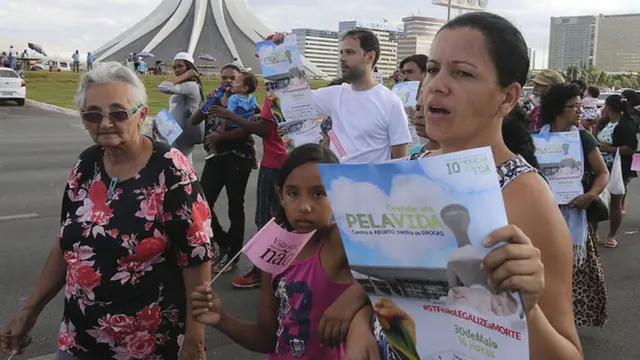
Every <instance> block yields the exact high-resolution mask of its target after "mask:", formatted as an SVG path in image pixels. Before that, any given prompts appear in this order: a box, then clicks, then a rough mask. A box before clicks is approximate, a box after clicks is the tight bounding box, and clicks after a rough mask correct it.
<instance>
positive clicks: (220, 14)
mask: <svg viewBox="0 0 640 360" xmlns="http://www.w3.org/2000/svg"><path fill="white" fill-rule="evenodd" d="M209 3H210V4H211V10H212V11H213V18H214V19H215V21H216V26H217V27H218V31H220V35H222V40H224V43H225V44H226V45H227V48H228V49H229V52H231V55H233V57H234V58H238V59H240V55H239V54H238V49H237V48H236V44H234V43H233V38H232V37H231V33H230V32H229V28H228V27H227V21H226V19H225V17H224V7H223V6H225V5H224V0H210V1H209Z"/></svg>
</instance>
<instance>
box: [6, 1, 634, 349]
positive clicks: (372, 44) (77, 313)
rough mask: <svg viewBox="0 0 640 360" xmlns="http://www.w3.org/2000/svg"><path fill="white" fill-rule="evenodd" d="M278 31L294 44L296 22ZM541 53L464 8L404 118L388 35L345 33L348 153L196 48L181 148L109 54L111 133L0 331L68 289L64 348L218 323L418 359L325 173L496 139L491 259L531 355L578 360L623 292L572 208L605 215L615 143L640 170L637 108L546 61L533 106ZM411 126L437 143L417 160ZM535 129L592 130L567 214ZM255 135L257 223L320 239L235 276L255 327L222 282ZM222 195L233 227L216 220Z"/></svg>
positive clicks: (182, 99) (617, 204)
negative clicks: (355, 263) (352, 241)
mask: <svg viewBox="0 0 640 360" xmlns="http://www.w3.org/2000/svg"><path fill="white" fill-rule="evenodd" d="M270 39H271V40H273V41H274V42H276V43H278V42H281V41H283V39H284V34H274V35H273V36H272V37H270ZM527 49H528V48H527V44H526V42H525V41H524V39H523V37H522V34H521V33H520V31H519V30H518V29H517V28H516V27H514V26H513V25H512V24H511V23H510V22H509V21H507V20H505V19H504V18H502V17H499V16H497V15H494V14H490V13H482V12H478V13H469V14H465V15H461V16H459V17H457V18H455V19H453V20H452V21H450V22H449V23H447V24H446V25H445V26H444V27H443V28H442V29H441V30H440V31H439V32H438V34H437V36H436V37H435V39H434V42H433V45H432V48H431V52H430V54H429V56H428V57H427V56H426V55H423V54H416V55H413V56H411V57H408V58H407V59H404V60H403V61H402V63H401V64H400V69H399V71H400V73H401V74H402V76H403V79H404V80H406V81H420V82H421V87H420V91H419V94H418V105H417V106H416V109H415V111H414V112H410V113H409V114H407V113H406V112H405V109H404V106H403V104H402V101H401V100H400V99H399V98H398V97H397V96H396V95H394V94H393V93H392V92H391V91H390V90H389V89H388V88H386V87H385V86H383V85H381V84H379V83H377V82H376V81H375V80H374V78H373V76H372V75H373V70H374V67H375V65H376V63H377V61H378V59H379V56H380V44H379V41H378V39H377V37H376V35H375V34H374V33H373V32H370V31H367V30H351V31H349V32H347V33H346V34H344V35H343V37H342V38H341V41H340V66H341V74H342V79H338V80H336V81H334V82H332V84H330V86H327V87H324V88H321V89H317V90H313V91H312V97H313V102H314V105H315V107H316V110H317V112H318V113H320V114H323V115H324V116H325V117H326V120H325V121H324V122H323V125H322V131H323V133H324V134H325V135H326V134H328V133H329V132H330V131H331V132H333V133H334V134H335V136H336V137H337V138H338V139H340V140H341V143H342V145H343V147H344V150H345V153H346V154H348V156H336V154H334V152H332V151H331V146H332V144H331V140H330V139H327V138H325V140H326V141H324V142H323V143H322V144H307V145H303V146H300V147H298V148H296V149H294V150H293V151H292V152H291V153H290V154H288V152H287V150H286V148H285V145H284V143H283V142H282V139H281V135H282V130H281V129H280V128H279V126H278V124H277V122H276V121H274V114H273V113H272V110H271V109H272V105H274V104H272V101H273V100H272V99H270V98H269V97H267V98H266V99H265V100H264V102H263V103H262V104H257V103H256V101H255V97H254V96H253V95H252V93H253V92H254V91H255V88H256V79H255V76H253V75H251V74H250V73H247V72H244V71H242V70H241V69H240V68H238V67H237V66H236V65H233V64H229V65H227V66H225V67H223V68H222V70H221V73H220V79H221V83H220V86H219V87H218V88H217V89H212V91H211V92H210V93H209V94H208V95H206V96H205V93H207V90H209V89H203V88H202V84H201V83H200V81H199V77H198V72H197V68H196V67H195V65H194V61H193V58H192V57H191V56H190V55H189V54H187V53H179V54H177V55H176V57H175V59H174V61H173V68H174V72H175V76H174V77H173V78H171V79H169V80H167V81H164V82H163V83H161V84H160V85H159V86H158V91H161V92H163V93H167V94H170V95H171V98H170V102H169V111H170V112H171V114H172V115H173V116H174V118H175V119H176V121H177V122H178V123H179V125H180V126H181V127H182V129H183V133H182V134H181V135H180V137H179V138H178V139H177V140H176V142H175V143H174V144H172V145H173V146H170V145H168V144H166V143H163V142H162V141H157V140H156V139H154V138H153V137H148V136H145V135H144V134H143V133H142V132H141V130H140V129H141V126H142V123H143V122H144V119H145V118H146V116H147V112H148V108H147V105H146V91H145V88H144V86H143V84H142V83H141V82H140V80H139V78H138V77H137V76H136V74H135V73H134V72H133V71H131V70H130V69H128V68H127V67H125V66H122V65H120V64H117V63H105V64H101V65H100V66H96V68H95V69H93V70H92V71H89V72H88V73H87V74H85V75H84V76H83V77H82V80H81V82H80V85H79V90H78V103H77V105H78V108H79V110H80V114H81V117H82V120H83V123H84V125H85V127H86V128H87V130H88V131H89V134H90V135H91V137H92V138H93V140H94V141H95V143H96V145H95V146H92V147H91V148H89V149H87V150H85V151H84V152H82V154H80V156H79V158H78V161H77V163H76V165H75V166H74V168H73V170H72V172H71V175H70V177H69V179H68V181H67V184H66V189H65V192H64V197H63V203H62V211H61V227H60V230H59V232H58V236H57V238H56V240H55V241H54V243H53V244H52V249H51V251H50V253H49V255H48V257H47V260H46V262H45V266H44V270H43V272H42V275H41V277H40V279H39V280H38V282H37V284H36V286H35V288H34V290H33V291H32V293H31V295H30V296H29V298H28V300H27V302H26V304H25V305H24V306H23V307H22V309H21V310H20V311H19V312H18V313H17V315H16V316H15V317H14V318H13V319H12V320H11V321H10V322H9V323H8V324H7V325H6V326H5V327H4V328H3V330H2V332H1V333H0V349H1V350H2V351H3V352H5V353H16V354H20V353H22V352H23V351H24V349H25V348H26V347H27V346H28V345H29V344H30V343H31V341H32V339H31V337H29V335H28V334H29V331H30V330H31V329H32V328H33V326H34V324H35V323H36V320H37V318H38V316H39V314H40V313H41V311H42V309H43V308H44V307H45V306H46V305H47V303H48V302H49V301H50V300H51V299H53V298H54V297H55V296H56V294H57V293H58V292H59V291H60V290H61V289H63V288H64V291H65V303H64V311H63V321H62V326H61V329H60V334H59V337H58V350H57V351H58V352H57V355H56V359H58V360H75V359H97V358H105V359H106V358H109V359H111V358H113V359H204V358H205V356H206V355H205V347H204V344H205V325H210V326H213V327H215V328H216V329H218V330H219V331H221V332H223V333H224V334H226V335H227V336H228V337H229V338H231V339H232V340H233V341H235V342H236V343H238V344H239V345H241V346H242V347H244V348H247V349H249V350H252V351H255V352H260V353H265V354H269V359H272V360H287V359H328V360H329V359H343V358H346V359H351V360H359V359H363V360H364V359H369V360H372V359H376V360H378V359H384V360H387V359H388V360H394V359H404V357H402V354H400V353H398V352H397V351H396V350H395V349H394V348H392V347H390V346H389V345H388V341H387V339H386V337H385V335H384V333H383V332H381V331H380V328H381V324H380V321H379V320H378V318H377V317H376V316H374V315H373V309H372V307H371V304H370V303H369V302H368V300H367V296H366V294H365V292H364V290H363V289H362V288H361V287H360V285H358V283H357V282H355V281H354V280H353V278H352V275H351V273H350V272H349V267H348V260H347V257H346V255H345V252H344V248H343V246H342V243H341V239H340V234H339V232H338V231H337V230H336V227H335V225H334V224H333V221H332V211H331V207H330V205H329V202H328V200H327V196H326V190H325V189H324V186H323V185H322V181H321V179H320V175H319V172H318V169H317V166H316V165H317V164H320V163H338V162H340V163H352V164H367V163H369V164H375V163H381V162H385V161H388V160H390V159H402V158H407V161H410V160H414V159H420V158H425V157H430V156H437V155H439V154H446V153H452V152H456V151H461V150H467V149H472V148H477V147H482V146H490V147H491V149H492V151H493V154H494V160H495V163H496V164H498V166H497V168H496V173H497V174H498V175H499V179H500V185H501V187H502V192H503V197H504V204H505V207H506V211H507V214H508V219H509V225H508V226H506V227H503V228H500V229H497V230H495V231H494V232H493V233H491V234H490V235H489V236H488V238H487V239H486V240H485V242H484V245H485V246H487V247H493V246H494V245H496V244H498V243H506V245H505V246H502V247H499V248H497V249H495V250H492V252H491V253H490V254H489V255H488V256H487V257H486V258H485V260H484V267H485V269H487V271H488V272H489V274H490V276H491V281H492V283H493V284H494V285H495V287H496V288H497V289H500V290H512V291H519V292H520V294H521V297H522V302H523V307H524V312H525V315H526V317H527V326H528V335H529V345H530V351H529V355H530V358H531V359H533V360H548V359H549V360H550V359H562V360H573V359H576V360H577V359H582V358H583V355H582V349H581V344H580V340H579V337H578V333H577V327H578V326H604V324H605V323H606V320H607V315H606V305H607V304H606V301H607V299H606V287H605V284H604V277H603V275H602V274H603V272H602V266H601V264H600V261H599V259H598V253H597V247H596V242H597V235H596V229H597V224H598V222H600V221H602V219H599V218H595V217H590V219H589V222H588V223H587V224H581V223H579V222H576V221H574V219H575V218H576V216H575V215H576V212H581V211H587V213H588V214H589V215H593V214H591V213H589V211H590V209H591V207H592V206H591V205H592V204H593V203H594V202H595V200H596V199H597V198H598V196H599V194H600V193H601V192H602V191H603V190H604V189H605V188H606V187H607V184H608V181H609V172H610V171H611V165H612V164H613V161H614V159H615V154H616V153H618V152H619V153H620V156H621V158H622V175H623V177H624V179H625V186H626V185H627V184H628V183H629V180H630V179H631V178H632V177H634V176H635V173H634V172H632V171H631V170H630V161H631V160H630V159H631V158H630V157H631V155H632V154H633V153H634V152H635V151H636V148H637V145H638V144H637V140H636V137H635V129H636V128H637V127H636V126H635V125H634V124H635V123H634V121H633V119H632V117H631V113H632V112H633V111H635V108H634V106H637V105H640V103H636V101H637V99H636V98H632V97H631V95H624V94H623V96H615V95H614V96H611V97H609V98H608V99H607V101H606V106H605V108H604V109H603V110H602V111H599V110H597V109H596V112H595V114H591V115H589V116H586V115H585V116H583V115H584V114H586V113H587V112H586V111H585V112H583V111H582V110H583V105H586V104H587V103H588V101H587V100H585V98H588V97H589V96H594V94H593V89H592V88H587V87H586V86H584V84H580V83H578V84H565V81H564V79H563V78H562V77H561V76H560V75H559V74H557V73H555V72H553V71H551V70H546V71H543V72H542V73H540V74H539V75H538V76H537V77H536V78H534V80H533V82H534V83H535V84H536V88H535V93H536V94H537V95H538V96H539V98H540V101H539V105H538V106H536V107H535V108H534V109H533V110H532V111H531V112H530V113H528V112H527V111H526V110H525V108H524V107H523V106H522V105H521V104H520V103H519V101H520V98H521V93H522V88H523V87H524V86H525V84H526V83H527V77H528V74H529V64H530V61H529V57H528V52H527ZM596 96H597V95H596ZM410 123H412V124H413V125H414V126H415V128H416V130H417V132H418V135H419V136H420V137H422V138H424V139H428V142H427V143H426V145H424V147H423V148H422V150H421V151H420V153H418V154H415V155H414V156H412V157H409V156H408V154H409V148H408V144H409V143H410V142H411V140H412V139H411V134H410V131H409V124H410ZM532 131H539V132H563V131H580V139H581V142H582V147H583V149H582V150H583V153H584V158H585V180H584V182H585V184H584V185H585V193H584V195H582V196H580V197H578V198H576V199H574V200H573V201H572V202H571V203H570V204H569V205H568V206H560V207H559V206H558V205H556V200H555V199H554V196H553V194H552V192H551V191H550V188H549V186H548V184H547V182H546V181H545V179H544V178H543V176H542V175H541V173H540V171H539V167H538V162H537V160H536V157H535V146H534V144H533V140H532V137H531V132H532ZM253 136H259V137H261V138H262V146H263V151H262V157H261V159H260V163H259V166H258V167H259V170H258V171H259V173H258V180H257V181H258V184H257V194H256V196H257V206H256V212H255V224H256V226H257V228H262V227H263V226H264V225H265V224H267V222H269V220H270V219H271V218H273V217H275V218H276V220H277V221H278V223H279V224H280V225H281V226H283V227H284V228H285V229H287V230H289V231H294V232H301V233H308V232H311V231H314V230H315V231H316V234H315V235H314V236H313V238H312V240H311V241H309V243H308V244H307V245H306V246H305V247H304V249H303V250H302V252H301V253H300V255H298V258H297V259H296V261H295V262H294V263H293V264H292V265H291V266H290V267H289V268H287V269H286V270H285V272H284V273H282V274H279V275H278V276H274V275H272V274H268V273H263V272H261V271H260V270H259V269H258V268H256V267H254V268H252V269H251V270H250V271H249V272H248V273H247V274H243V276H240V277H237V278H235V279H233V281H232V284H233V286H235V287H238V288H251V287H260V288H261V290H260V294H259V296H260V305H259V309H258V319H257V321H256V322H245V321H241V320H239V319H237V318H235V317H234V316H233V315H232V314H229V313H228V312H226V311H225V310H224V307H223V306H222V302H223V301H222V300H223V299H220V297H219V296H218V295H217V294H216V293H215V292H214V291H213V290H212V288H211V287H210V286H209V285H208V283H209V281H210V279H211V277H212V273H213V274H216V273H220V272H228V271H231V270H233V269H235V268H236V267H237V257H235V256H234V255H235V254H237V253H238V252H239V251H240V249H241V248H242V245H243V242H244V239H245V227H244V224H245V207H244V199H245V195H246V194H245V193H246V188H247V183H248V181H249V177H250V174H251V172H252V171H253V169H254V168H255V167H256V161H257V157H256V150H255V141H254V139H253ZM200 143H204V147H205V150H206V151H207V153H208V156H207V160H206V162H205V165H204V169H203V170H202V173H201V178H200V180H199V181H198V179H197V178H196V172H195V171H194V169H193V167H192V162H191V154H192V152H193V150H194V148H195V146H197V145H198V144H200ZM223 188H224V189H225V190H226V193H227V195H228V202H229V206H228V209H229V211H228V217H229V222H230V227H229V228H228V229H227V230H225V229H223V228H222V226H221V224H220V221H219V219H218V217H217V216H215V214H214V213H213V209H214V205H215V203H216V201H217V200H218V196H219V194H220V192H221V191H222V189H223ZM523 204H526V206H523ZM623 206H624V195H612V196H611V204H610V206H609V207H608V211H609V212H610V216H607V218H608V219H610V224H611V225H610V234H609V237H608V239H607V242H606V245H607V246H609V247H615V244H616V240H615V234H616V232H617V231H618V228H619V226H620V221H621V219H622V214H623V213H624V210H623V209H624V208H623ZM598 215H601V214H598ZM541 225H543V226H541ZM247 296H252V295H251V293H248V294H247Z"/></svg>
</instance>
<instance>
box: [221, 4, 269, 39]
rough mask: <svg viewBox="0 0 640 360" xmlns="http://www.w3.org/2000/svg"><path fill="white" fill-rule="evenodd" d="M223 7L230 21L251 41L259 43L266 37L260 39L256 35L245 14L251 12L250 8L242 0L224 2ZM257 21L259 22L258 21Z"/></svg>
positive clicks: (248, 17)
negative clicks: (224, 6) (225, 8)
mask: <svg viewBox="0 0 640 360" xmlns="http://www.w3.org/2000/svg"><path fill="white" fill-rule="evenodd" d="M225 5H226V7H227V10H228V11H229V15H230V16H231V21H233V22H234V23H235V24H236V26H238V28H239V29H240V31H242V32H243V33H244V34H245V35H247V36H248V37H249V39H251V41H253V42H260V41H262V40H264V38H265V37H266V36H264V37H262V36H260V35H259V34H257V33H256V31H255V27H254V24H252V23H251V17H250V16H247V13H250V12H251V8H249V5H248V4H247V2H245V1H242V0H240V1H238V0H231V1H229V0H226V1H225ZM257 21H258V22H260V20H257ZM267 36H269V35H267Z"/></svg>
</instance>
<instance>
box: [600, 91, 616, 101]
mask: <svg viewBox="0 0 640 360" xmlns="http://www.w3.org/2000/svg"><path fill="white" fill-rule="evenodd" d="M611 95H614V94H613V93H604V94H600V96H598V100H607V98H608V97H609V96H611Z"/></svg>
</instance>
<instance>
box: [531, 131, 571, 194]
mask: <svg viewBox="0 0 640 360" xmlns="http://www.w3.org/2000/svg"><path fill="white" fill-rule="evenodd" d="M532 137H533V142H534V144H535V146H536V159H537V160H538V163H539V164H540V170H541V171H542V174H543V175H544V177H545V178H546V179H547V181H549V184H550V185H551V190H552V191H553V193H554V195H555V198H556V201H557V203H558V205H566V204H568V203H569V201H571V200H573V199H575V198H576V197H578V196H580V195H582V194H583V193H584V188H583V187H582V176H583V174H584V159H583V152H582V142H581V141H580V133H579V132H578V131H567V132H547V133H544V134H542V133H541V134H533V135H532Z"/></svg>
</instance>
